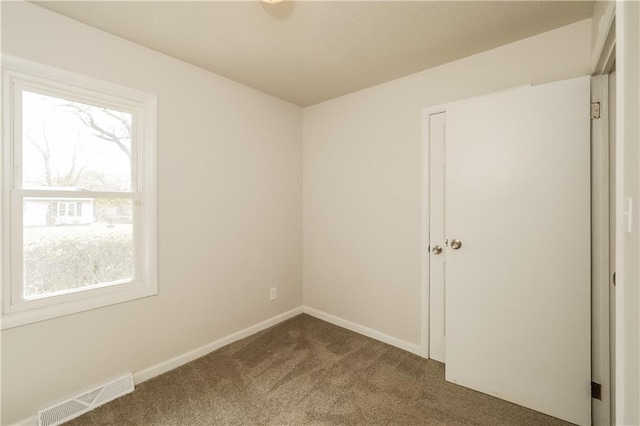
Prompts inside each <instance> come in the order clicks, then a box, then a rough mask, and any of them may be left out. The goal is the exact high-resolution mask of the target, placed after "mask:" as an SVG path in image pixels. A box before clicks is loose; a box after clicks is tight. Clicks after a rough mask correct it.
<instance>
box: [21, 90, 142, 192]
mask: <svg viewBox="0 0 640 426" xmlns="http://www.w3.org/2000/svg"><path fill="white" fill-rule="evenodd" d="M131 128H132V115H131V114H129V113H125V112H120V111H115V110H112V109H108V108H102V107H97V106H92V105H87V104H82V103H79V102H72V101H68V100H65V99H61V98H56V97H51V96H46V95H41V94H38V93H32V92H28V91H22V166H23V171H22V187H23V188H25V189H37V188H43V187H45V188H46V187H55V188H57V189H68V190H75V189H87V190H92V191H125V192H126V191H131V158H130V157H131V135H132V132H131Z"/></svg>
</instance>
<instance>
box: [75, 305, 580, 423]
mask: <svg viewBox="0 0 640 426" xmlns="http://www.w3.org/2000/svg"><path fill="white" fill-rule="evenodd" d="M68 424H69V425H107V424H108V425H153V426H155V425H492V426H493V425H560V424H567V423H565V422H562V421H560V420H558V419H555V418H552V417H549V416H546V415H544V414H540V413H537V412H535V411H532V410H529V409H526V408H523V407H520V406H517V405H515V404H511V403H508V402H505V401H502V400H500V399H497V398H493V397H491V396H488V395H484V394H481V393H479V392H475V391H472V390H470V389H466V388H463V387H461V386H457V385H454V384H451V383H447V382H445V381H444V366H443V365H442V364H440V363H438V362H435V361H431V360H425V359H422V358H420V357H418V356H416V355H413V354H410V353H408V352H405V351H403V350H400V349H397V348H394V347H392V346H389V345H386V344H384V343H381V342H378V341H376V340H373V339H370V338H368V337H364V336H361V335H359V334H356V333H353V332H350V331H347V330H344V329H342V328H340V327H336V326H334V325H331V324H328V323H326V322H324V321H320V320H318V319H315V318H312V317H310V316H308V315H300V316H297V317H295V318H293V319H290V320H288V321H286V322H284V323H282V324H279V325H277V326H275V327H272V328H270V329H268V330H264V331H262V332H260V333H258V334H256V335H253V336H251V337H248V338H246V339H243V340H241V341H239V342H236V343H233V344H231V345H229V346H226V347H224V348H222V349H220V350H217V351H215V352H213V353H211V354H209V355H207V356H204V357H202V358H200V359H197V360H195V361H193V362H191V363H189V364H186V365H184V366H182V367H180V368H178V369H176V370H173V371H170V372H169V373H166V374H163V375H161V376H159V377H156V378H155V379H152V380H149V381H147V382H145V383H142V384H140V385H139V386H137V387H136V390H135V392H133V393H132V394H129V395H126V396H124V397H122V398H120V399H117V400H115V401H113V402H111V403H109V404H106V405H104V406H102V407H100V408H98V409H96V410H94V411H92V412H90V413H87V414H85V415H84V416H82V417H79V418H77V419H75V420H73V421H71V422H70V423H68Z"/></svg>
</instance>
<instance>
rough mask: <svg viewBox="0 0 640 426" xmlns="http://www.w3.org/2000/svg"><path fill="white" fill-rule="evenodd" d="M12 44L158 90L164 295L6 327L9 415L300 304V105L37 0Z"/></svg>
mask: <svg viewBox="0 0 640 426" xmlns="http://www.w3.org/2000/svg"><path fill="white" fill-rule="evenodd" d="M2 52H3V53H8V54H12V55H16V56H20V57H23V58H27V59H31V60H35V61H38V62H41V63H45V64H49V65H52V66H56V67H59V68H63V69H66V70H70V71H74V72H79V73H82V74H85V75H88V76H92V77H97V78H101V79H104V80H107V81H111V82H114V83H117V84H122V85H125V86H129V87H133V88H136V89H140V90H143V91H147V92H150V93H155V94H157V95H158V97H159V123H160V124H159V137H158V139H159V142H158V144H159V146H158V223H159V229H158V237H159V238H158V241H159V259H158V260H159V265H160V266H159V287H160V294H159V295H158V296H154V297H149V298H146V299H141V300H137V301H133V302H128V303H122V304H120V305H116V306H110V307H106V308H101V309H95V310H93V311H89V312H85V313H80V314H76V315H70V316H66V317H63V318H58V319H55V320H50V321H44V322H40V323H36V324H32V325H28V326H23V327H18V328H14V329H9V330H5V331H3V332H2V336H1V338H2V408H3V412H2V421H1V423H2V424H10V423H12V422H15V421H18V420H20V419H23V418H26V417H28V416H31V415H35V414H36V411H37V410H38V409H39V408H43V407H44V406H47V405H49V404H52V403H54V402H57V401H58V400H60V399H63V398H66V397H69V396H72V395H75V394H77V393H78V392H80V391H83V390H86V389H87V388H90V387H91V386H93V385H96V384H100V383H102V382H104V381H106V380H107V379H111V378H113V377H114V376H118V375H120V374H123V373H125V372H127V371H132V372H134V373H135V372H139V371H141V370H143V369H145V368H148V367H150V366H153V365H155V364H157V363H159V362H161V361H165V360H167V359H169V358H172V357H174V356H176V355H179V354H182V353H184V352H186V351H189V350H192V349H195V348H197V347H200V346H202V345H205V344H206V343H209V342H212V341H214V340H217V339H219V338H222V337H224V336H227V335H229V334H231V333H233V332H236V331H239V330H241V329H243V328H245V327H248V326H251V325H254V324H256V323H258V322H260V321H263V320H265V319H267V318H270V317H272V316H274V315H277V314H280V313H283V312H285V311H288V310H290V309H292V308H296V307H299V306H300V305H301V303H302V286H301V281H302V272H301V264H302V259H301V251H302V250H301V241H302V236H301V230H302V217H301V203H302V201H301V184H302V175H301V173H302V172H301V155H302V142H301V139H302V111H301V109H300V108H299V107H297V106H293V105H291V104H288V103H285V102H282V101H280V100H277V99H275V98H272V97H270V96H267V95H265V94H262V93H260V92H257V91H255V90H253V89H250V88H248V87H246V86H242V85H240V84H237V83H235V82H232V81H230V80H227V79H224V78H222V77H219V76H216V75H214V74H212V73H209V72H206V71H204V70H202V69H199V68H196V67H193V66H190V65H187V64H185V63H182V62H180V61H177V60H175V59H172V58H170V57H167V56H164V55H162V54H159V53H157V52H154V51H151V50H148V49H145V48H143V47H140V46H137V45H135V44H132V43H129V42H127V41H124V40H122V39H119V38H116V37H113V36H111V35H108V34H106V33H103V32H101V31H98V30H96V29H93V28H90V27H87V26H85V25H82V24H80V23H77V22H75V21H72V20H69V19H66V18H64V17H61V16H58V15H56V14H53V13H51V12H49V11H46V10H44V9H41V8H39V7H36V6H34V5H31V4H26V3H14V2H2ZM272 286H278V299H277V300H276V301H274V302H270V301H269V287H272Z"/></svg>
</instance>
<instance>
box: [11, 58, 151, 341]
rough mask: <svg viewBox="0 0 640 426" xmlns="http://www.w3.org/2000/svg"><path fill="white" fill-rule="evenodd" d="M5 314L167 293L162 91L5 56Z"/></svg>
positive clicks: (18, 317) (27, 314)
mask: <svg viewBox="0 0 640 426" xmlns="http://www.w3.org/2000/svg"><path fill="white" fill-rule="evenodd" d="M2 85H3V86H2V87H3V93H2V101H3V110H4V117H3V132H4V133H3V150H2V156H3V158H2V164H3V175H2V179H3V182H2V189H3V197H2V204H3V206H2V281H3V283H2V322H1V328H2V329H5V328H11V327H16V326H20V325H24V324H28V323H31V322H36V321H42V320H46V319H50V318H55V317H58V316H62V315H68V314H71V313H76V312H81V311H84V310H88V309H94V308H98V307H102V306H107V305H110V304H114V303H121V302H125V301H129V300H133V299H137V298H141V297H146V296H151V295H154V294H157V292H158V286H157V247H156V233H157V231H156V223H157V219H156V204H157V203H156V128H157V98H156V96H154V95H150V94H148V93H144V92H140V91H138V90H133V89H129V88H125V87H122V86H118V85H115V84H112V83H107V82H104V81H100V80H96V79H93V78H89V77H85V76H81V75H78V74H74V73H70V72H66V71H62V70H59V69H56V68H52V67H48V66H45V65H40V64H36V63H33V62H30V61H25V60H22V59H19V58H15V57H11V56H3V58H2Z"/></svg>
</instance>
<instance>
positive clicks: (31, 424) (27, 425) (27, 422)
mask: <svg viewBox="0 0 640 426" xmlns="http://www.w3.org/2000/svg"><path fill="white" fill-rule="evenodd" d="M8 426H38V415H37V414H34V415H33V416H30V417H27V418H26V419H22V420H20V421H17V422H15V423H11V425H8Z"/></svg>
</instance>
